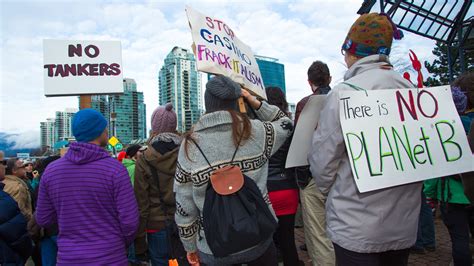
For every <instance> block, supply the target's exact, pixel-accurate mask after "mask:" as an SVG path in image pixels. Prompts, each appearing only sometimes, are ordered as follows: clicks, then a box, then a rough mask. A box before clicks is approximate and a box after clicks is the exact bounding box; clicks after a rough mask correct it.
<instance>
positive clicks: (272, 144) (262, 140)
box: [174, 76, 293, 266]
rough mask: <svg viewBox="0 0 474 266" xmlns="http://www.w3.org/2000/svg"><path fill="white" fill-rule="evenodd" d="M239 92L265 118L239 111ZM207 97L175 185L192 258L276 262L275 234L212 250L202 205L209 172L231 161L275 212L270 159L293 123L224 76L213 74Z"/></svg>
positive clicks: (206, 261)
mask: <svg viewBox="0 0 474 266" xmlns="http://www.w3.org/2000/svg"><path fill="white" fill-rule="evenodd" d="M241 96H243V97H244V98H245V100H246V101H247V103H248V105H249V106H250V107H251V108H252V109H254V110H255V113H256V115H257V116H258V118H259V119H260V120H261V121H260V120H250V119H249V118H248V117H247V116H246V114H243V113H240V112H239V111H238V110H239V105H238V99H239V98H240V97H241ZM204 99H205V106H206V114H205V115H204V116H202V117H201V119H200V120H199V121H198V122H197V124H196V125H195V126H194V129H193V131H192V132H191V133H190V134H188V136H187V137H186V139H185V141H184V142H183V144H182V145H181V149H180V151H179V156H178V165H177V169H176V178H175V185H174V190H175V192H176V223H177V225H178V228H179V231H180V237H181V241H182V242H183V245H184V248H185V249H186V251H187V253H188V260H189V262H190V264H192V265H200V263H204V264H206V265H232V264H241V263H245V264H248V265H260V266H265V265H269V266H270V265H271V266H275V265H277V261H276V251H275V246H274V244H273V239H272V234H269V235H268V237H267V238H266V239H262V240H261V241H260V243H258V244H256V245H254V246H252V247H247V244H248V243H244V242H239V243H233V244H234V245H241V246H242V250H239V251H238V252H233V253H232V254H229V255H228V256H217V255H214V254H213V252H212V251H211V248H210V245H209V243H208V242H207V241H208V240H207V239H206V235H205V229H206V228H205V227H203V222H202V220H204V221H205V220H206V218H207V217H203V215H204V214H203V206H204V203H205V199H206V190H208V189H209V188H208V186H209V183H210V181H209V179H210V176H211V174H212V173H213V172H214V171H215V170H217V169H220V168H223V167H225V166H227V165H229V164H232V165H235V166H238V167H240V170H241V172H242V173H243V174H244V175H245V176H247V177H248V178H249V179H250V180H251V182H254V183H255V184H256V186H257V187H258V190H259V192H260V193H261V197H263V199H264V200H265V202H264V204H265V205H266V207H267V208H268V211H269V213H271V214H270V216H272V215H274V213H273V211H272V210H271V203H270V201H269V200H268V193H267V186H266V184H267V176H268V159H269V158H270V157H271V156H272V155H273V154H274V153H275V152H276V151H277V150H278V149H279V148H280V147H281V146H282V145H283V144H284V143H285V141H286V139H287V138H288V136H289V135H290V134H291V132H292V130H293V124H292V122H291V120H290V119H289V118H288V117H287V116H286V114H285V113H284V112H282V111H281V110H280V109H279V108H278V107H276V106H271V105H269V104H268V103H266V102H261V101H259V100H257V99H256V98H255V97H254V96H252V95H251V94H250V93H249V92H247V91H246V90H242V89H241V87H240V85H239V84H237V83H235V82H233V81H232V80H230V79H229V78H227V77H224V76H216V77H214V78H212V79H211V80H209V82H208V83H207V84H206V92H205V95H204ZM233 155H234V156H233ZM232 157H234V158H233V159H231V158H232ZM246 180H247V179H246ZM245 182H247V181H245ZM230 211H231V212H232V211H234V210H233V209H231V210H230ZM258 211H263V210H258ZM271 219H275V217H274V216H273V217H272V218H271ZM275 221H276V220H275ZM207 229H209V228H207ZM249 240H251V239H249Z"/></svg>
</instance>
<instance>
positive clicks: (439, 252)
mask: <svg viewBox="0 0 474 266" xmlns="http://www.w3.org/2000/svg"><path fill="white" fill-rule="evenodd" d="M435 228H436V229H435V230H436V251H435V252H428V253H426V254H423V255H418V254H410V260H409V265H413V266H425V265H426V266H428V265H429V266H438V265H439V266H448V265H449V264H450V262H451V240H450V239H449V234H448V230H447V229H446V227H445V226H444V224H443V222H442V221H441V219H440V218H437V219H436V220H435ZM295 236H296V243H297V245H296V246H297V247H298V249H299V246H301V245H302V244H303V242H304V233H303V229H301V228H299V229H296V232H295ZM299 256H300V259H301V260H303V261H304V262H305V264H306V265H311V259H310V258H309V256H308V254H307V253H306V252H305V251H301V250H299Z"/></svg>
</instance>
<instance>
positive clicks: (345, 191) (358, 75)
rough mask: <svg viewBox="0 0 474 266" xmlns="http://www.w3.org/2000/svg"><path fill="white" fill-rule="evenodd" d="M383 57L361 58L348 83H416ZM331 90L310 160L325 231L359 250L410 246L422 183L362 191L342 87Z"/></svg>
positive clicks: (387, 85)
mask: <svg viewBox="0 0 474 266" xmlns="http://www.w3.org/2000/svg"><path fill="white" fill-rule="evenodd" d="M387 64H389V61H388V58H387V57H385V56H380V57H379V56H378V55H372V56H368V57H365V58H362V59H361V60H359V61H357V62H356V63H355V64H354V65H353V66H352V67H351V68H350V69H349V70H348V71H347V73H346V74H345V76H344V80H345V82H346V83H349V84H352V85H355V86H358V87H361V88H363V89H366V90H382V89H396V88H409V87H413V85H412V84H411V83H409V82H408V81H407V80H405V79H403V78H402V77H401V76H400V75H399V74H398V73H397V72H395V71H393V70H384V69H381V66H382V65H387ZM341 90H352V88H350V87H349V86H347V85H345V84H340V85H338V86H336V87H335V88H334V89H333V90H332V92H330V93H329V95H328V98H327V102H326V105H325V107H324V109H323V110H322V113H321V119H320V121H319V125H318V128H317V130H316V131H315V133H314V136H313V145H312V149H311V151H310V153H309V156H308V160H309V162H310V165H311V172H312V174H313V177H314V178H315V181H316V183H317V185H318V187H319V188H320V190H321V191H322V192H323V193H324V194H327V193H329V195H328V198H327V202H326V221H327V233H328V236H329V238H330V239H331V240H332V242H334V243H336V244H337V245H339V246H341V247H343V248H345V249H348V250H351V251H354V252H359V253H378V252H384V251H388V250H400V249H406V248H410V247H411V246H413V245H414V244H415V241H416V233H417V229H418V217H419V214H420V199H421V197H420V193H421V187H422V183H414V184H408V185H403V186H398V187H392V188H387V189H381V190H377V191H372V192H367V193H359V191H358V190H357V187H356V184H355V181H354V177H353V175H352V171H351V166H350V163H349V158H348V156H347V152H346V147H345V145H344V139H343V135H342V129H341V124H340V118H339V91H341Z"/></svg>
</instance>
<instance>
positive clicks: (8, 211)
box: [0, 182, 33, 265]
mask: <svg viewBox="0 0 474 266" xmlns="http://www.w3.org/2000/svg"><path fill="white" fill-rule="evenodd" d="M4 186H5V185H4V184H3V183H1V182H0V265H6V264H9V263H12V264H20V263H21V261H23V262H25V261H26V259H27V258H28V257H29V256H30V255H31V252H32V248H33V247H32V242H31V238H30V236H29V234H28V231H27V230H26V225H27V222H26V219H25V216H23V214H22V213H21V212H20V209H19V208H18V204H17V203H16V201H15V200H14V199H13V198H12V197H11V196H10V195H9V194H8V193H6V192H5V191H3V187H4Z"/></svg>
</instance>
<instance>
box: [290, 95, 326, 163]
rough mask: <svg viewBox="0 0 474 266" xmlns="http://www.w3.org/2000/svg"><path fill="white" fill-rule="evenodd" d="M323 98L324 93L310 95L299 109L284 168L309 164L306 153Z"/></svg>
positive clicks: (324, 98)
mask: <svg viewBox="0 0 474 266" xmlns="http://www.w3.org/2000/svg"><path fill="white" fill-rule="evenodd" d="M325 100H326V95H314V96H311V98H309V100H308V102H307V103H306V105H305V106H304V108H303V110H302V111H301V114H300V116H299V118H298V123H297V124H296V128H295V133H294V134H293V139H292V140H291V145H290V149H289V150H288V156H287V157H286V164H285V168H291V167H297V166H306V165H309V162H308V153H309V149H310V147H311V144H312V140H313V133H314V130H315V128H316V126H317V125H318V122H319V114H320V113H321V110H322V109H323V105H324V101H325Z"/></svg>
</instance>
